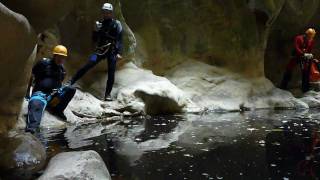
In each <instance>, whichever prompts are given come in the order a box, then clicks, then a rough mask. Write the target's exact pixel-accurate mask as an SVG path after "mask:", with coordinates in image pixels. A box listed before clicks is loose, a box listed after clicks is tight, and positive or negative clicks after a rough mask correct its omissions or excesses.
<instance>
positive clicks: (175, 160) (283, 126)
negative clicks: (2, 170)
mask: <svg viewBox="0 0 320 180" xmlns="http://www.w3.org/2000/svg"><path fill="white" fill-rule="evenodd" d="M319 117H320V114H319V113H318V112H308V111H255V112H248V113H242V114H240V113H228V114H217V113H216V114H204V115H201V116H199V115H193V114H189V115H180V116H156V117H137V118H128V119H125V120H124V121H122V122H121V123H116V124H103V123H97V124H85V125H82V126H69V127H68V128H67V130H66V131H65V132H59V133H56V134H55V135H54V136H53V137H52V136H50V135H49V136H46V138H47V139H50V141H49V143H48V147H49V150H51V151H54V152H60V151H69V150H88V149H93V150H96V151H97V152H98V153H99V154H100V155H101V156H102V157H103V159H104V161H105V162H106V164H107V166H108V168H109V170H110V172H111V174H113V177H114V178H116V177H117V178H119V177H120V178H123V179H155V180H157V179H179V180H180V179H197V180H198V179H317V178H318V177H319V172H320V171H319V163H318V162H319V149H318V146H319V143H318V142H319V141H318V139H319V138H318V133H319ZM52 134H54V133H52ZM52 134H51V135H52ZM50 137H51V138H50Z"/></svg>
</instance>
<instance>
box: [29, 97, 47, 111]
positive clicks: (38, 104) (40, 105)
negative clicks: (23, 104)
mask: <svg viewBox="0 0 320 180" xmlns="http://www.w3.org/2000/svg"><path fill="white" fill-rule="evenodd" d="M46 105H47V101H44V100H40V99H31V100H30V101H29V105H28V106H29V109H33V110H37V111H38V110H43V109H44V108H45V107H46Z"/></svg>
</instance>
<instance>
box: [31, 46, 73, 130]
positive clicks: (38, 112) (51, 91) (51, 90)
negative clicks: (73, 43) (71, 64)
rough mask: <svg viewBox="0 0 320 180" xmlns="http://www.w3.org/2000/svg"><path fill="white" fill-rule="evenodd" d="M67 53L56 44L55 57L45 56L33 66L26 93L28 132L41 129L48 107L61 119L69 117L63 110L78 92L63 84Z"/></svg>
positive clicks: (65, 49) (64, 48) (62, 47)
mask: <svg viewBox="0 0 320 180" xmlns="http://www.w3.org/2000/svg"><path fill="white" fill-rule="evenodd" d="M67 53H68V52H67V48H66V47H64V46H62V45H58V46H55V47H54V49H53V58H50V59H49V58H43V59H42V60H40V61H39V62H38V63H36V64H35V65H34V66H33V68H32V76H31V78H30V81H29V85H28V90H27V94H26V98H27V99H29V104H28V115H27V127H26V132H31V133H35V132H37V131H38V130H39V126H40V123H41V119H42V115H43V112H44V110H45V109H46V108H47V110H49V112H51V113H52V114H53V115H55V116H57V117H59V118H60V119H61V120H66V119H67V118H66V116H65V115H64V113H63V111H64V110H65V108H66V107H67V106H68V104H69V102H70V101H71V99H72V98H73V96H74V95H75V92H76V89H75V88H72V87H70V86H63V85H62V82H63V80H64V78H65V74H66V71H65V68H64V67H63V64H64V62H65V60H66V58H67V56H68V55H67ZM33 83H34V86H33V89H32V95H31V97H30V90H31V86H32V84H33Z"/></svg>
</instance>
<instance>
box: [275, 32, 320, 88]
mask: <svg viewBox="0 0 320 180" xmlns="http://www.w3.org/2000/svg"><path fill="white" fill-rule="evenodd" d="M315 35H316V31H315V29H313V28H309V29H307V31H306V32H305V34H302V35H298V36H296V37H295V39H294V50H293V53H292V56H293V57H292V58H291V60H290V62H289V63H288V65H287V67H286V71H285V73H284V75H283V78H282V82H281V85H280V88H281V89H285V90H286V89H287V88H288V83H289V81H290V80H291V76H292V70H293V69H294V67H295V66H296V65H299V66H300V68H301V73H302V84H301V86H302V91H303V92H307V91H308V90H309V73H310V64H311V63H310V60H312V59H313V55H312V54H311V52H312V50H313V47H314V44H315V41H314V37H315Z"/></svg>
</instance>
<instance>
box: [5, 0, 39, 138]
mask: <svg viewBox="0 0 320 180" xmlns="http://www.w3.org/2000/svg"><path fill="white" fill-rule="evenodd" d="M0 27H1V29H0V33H1V37H0V42H1V44H0V59H1V61H0V72H1V76H0V84H1V87H2V88H1V89H0V104H1V105H0V119H1V122H0V134H1V133H4V132H5V131H7V129H8V128H11V127H12V126H13V124H14V122H15V121H16V119H17V115H18V114H19V110H20V106H21V103H22V99H23V97H24V95H25V90H26V84H27V78H29V77H30V70H31V67H30V65H31V64H32V63H33V61H34V58H35V50H34V49H35V43H36V36H35V33H34V32H33V30H32V28H31V26H30V24H29V22H28V20H27V19H26V18H25V17H24V16H22V15H20V14H17V13H15V12H13V11H11V10H10V9H8V8H7V7H6V6H4V5H3V4H1V3H0Z"/></svg>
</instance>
